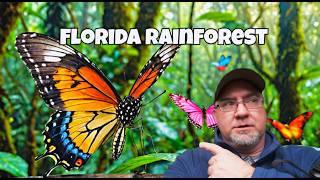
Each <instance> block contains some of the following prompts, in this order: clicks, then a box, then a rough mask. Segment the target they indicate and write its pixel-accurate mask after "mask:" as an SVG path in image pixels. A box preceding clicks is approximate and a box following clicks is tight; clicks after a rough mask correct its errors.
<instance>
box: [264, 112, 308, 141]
mask: <svg viewBox="0 0 320 180" xmlns="http://www.w3.org/2000/svg"><path fill="white" fill-rule="evenodd" d="M312 114H313V113H312V112H311V111H308V112H305V113H302V114H300V115H299V116H297V117H296V118H294V119H293V120H292V121H291V122H290V123H289V125H288V124H282V123H281V122H280V121H276V120H273V119H270V118H268V122H269V123H270V124H271V125H272V126H273V127H274V128H276V129H277V130H278V131H279V132H280V134H281V136H282V137H283V138H284V139H285V140H286V141H288V142H289V141H291V140H298V139H300V138H301V136H302V134H303V127H304V125H305V123H306V122H307V121H308V120H309V119H310V118H311V116H312Z"/></svg>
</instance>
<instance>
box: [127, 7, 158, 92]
mask: <svg viewBox="0 0 320 180" xmlns="http://www.w3.org/2000/svg"><path fill="white" fill-rule="evenodd" d="M159 10H160V2H141V3H140V10H139V17H138V20H137V22H136V25H135V27H136V28H138V31H139V34H140V35H141V36H140V37H141V42H142V44H135V45H133V47H134V48H135V49H136V50H137V51H138V56H133V57H129V62H128V64H126V66H125V68H124V71H125V72H126V78H127V80H135V79H136V78H137V76H138V74H139V72H140V70H141V69H140V67H143V65H144V64H145V63H146V62H147V61H148V60H147V59H142V58H144V57H147V58H149V45H148V46H146V45H144V41H145V36H144V34H145V31H146V29H148V28H151V27H154V26H155V23H156V20H157V16H158V14H159ZM127 87H128V86H127ZM128 88H130V87H128Z"/></svg>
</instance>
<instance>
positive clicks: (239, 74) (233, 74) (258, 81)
mask: <svg viewBox="0 0 320 180" xmlns="http://www.w3.org/2000/svg"><path fill="white" fill-rule="evenodd" d="M234 80H245V81H248V82H250V83H251V84H252V85H254V86H255V87H256V88H257V89H258V91H259V92H262V91H263V90H264V88H265V82H264V80H263V78H262V77H261V76H260V75H259V74H258V73H256V72H255V71H253V70H251V69H246V68H241V69H235V70H233V71H230V72H229V73H227V74H226V75H225V76H224V77H223V78H222V79H221V80H220V82H219V84H218V86H217V89H216V92H215V97H214V101H216V100H218V98H219V95H220V93H221V90H222V89H223V88H224V87H225V86H226V85H227V84H229V83H230V82H231V81H234Z"/></svg>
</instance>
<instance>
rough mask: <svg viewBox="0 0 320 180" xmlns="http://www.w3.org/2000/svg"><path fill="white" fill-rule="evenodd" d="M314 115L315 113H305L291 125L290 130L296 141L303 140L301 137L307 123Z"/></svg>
mask: <svg viewBox="0 0 320 180" xmlns="http://www.w3.org/2000/svg"><path fill="white" fill-rule="evenodd" d="M312 114H313V113H312V112H311V111H308V112H305V113H303V114H300V115H299V116H297V117H296V118H295V119H293V120H292V121H291V122H290V123H289V128H290V130H291V132H292V134H293V136H294V137H295V139H300V138H301V136H302V134H303V128H304V126H305V124H306V122H307V121H308V120H309V119H310V118H311V116H312Z"/></svg>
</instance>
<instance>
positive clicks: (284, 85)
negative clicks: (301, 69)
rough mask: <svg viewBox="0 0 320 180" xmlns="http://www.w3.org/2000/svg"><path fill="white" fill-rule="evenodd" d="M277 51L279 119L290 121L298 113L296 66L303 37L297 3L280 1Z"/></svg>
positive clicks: (276, 80) (276, 81) (276, 83)
mask: <svg viewBox="0 0 320 180" xmlns="http://www.w3.org/2000/svg"><path fill="white" fill-rule="evenodd" d="M279 8H280V34H279V43H278V47H279V53H278V56H277V61H278V63H277V75H276V77H275V85H276V88H277V90H278V92H279V96H280V118H279V119H280V120H281V121H282V122H284V123H288V122H290V120H291V119H292V118H294V117H295V116H296V113H299V107H300V101H299V96H298V92H297V87H298V80H297V77H296V74H295V72H296V67H297V64H298V61H299V57H300V53H301V47H302V45H303V37H302V34H301V32H302V31H301V24H300V17H299V6H298V4H297V3H295V2H294V3H289V2H280V5H279Z"/></svg>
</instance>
